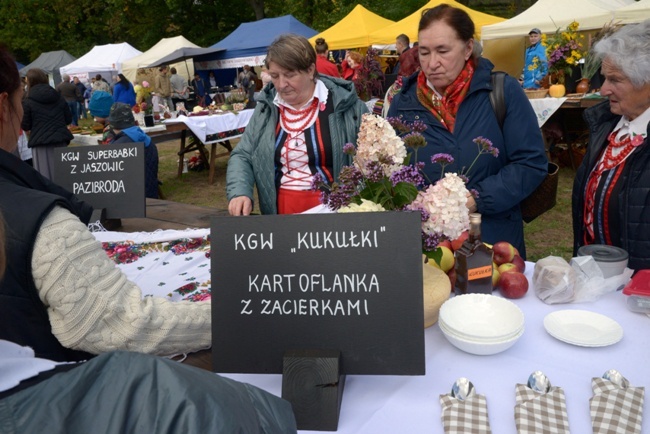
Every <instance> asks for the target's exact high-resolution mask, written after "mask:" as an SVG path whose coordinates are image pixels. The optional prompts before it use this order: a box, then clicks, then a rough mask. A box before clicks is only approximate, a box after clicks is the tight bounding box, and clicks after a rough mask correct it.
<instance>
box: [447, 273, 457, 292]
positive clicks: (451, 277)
mask: <svg viewBox="0 0 650 434" xmlns="http://www.w3.org/2000/svg"><path fill="white" fill-rule="evenodd" d="M447 277H449V281H450V282H451V292H454V287H455V286H456V269H455V268H452V269H451V270H449V271H447Z"/></svg>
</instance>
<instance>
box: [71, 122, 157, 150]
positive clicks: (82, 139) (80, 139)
mask: <svg viewBox="0 0 650 434" xmlns="http://www.w3.org/2000/svg"><path fill="white" fill-rule="evenodd" d="M140 129H142V131H144V132H145V133H155V132H158V131H165V130H166V129H167V128H166V127H165V125H164V124H158V125H154V126H153V127H140ZM73 136H74V138H73V139H72V142H71V143H75V144H77V145H83V146H91V145H98V144H99V143H98V142H97V141H98V140H101V138H102V134H73Z"/></svg>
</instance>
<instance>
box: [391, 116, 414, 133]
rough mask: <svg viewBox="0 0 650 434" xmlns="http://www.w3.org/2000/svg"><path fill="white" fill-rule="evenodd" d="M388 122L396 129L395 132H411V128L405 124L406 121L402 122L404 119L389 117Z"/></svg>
mask: <svg viewBox="0 0 650 434" xmlns="http://www.w3.org/2000/svg"><path fill="white" fill-rule="evenodd" d="M386 120H387V121H388V123H389V124H390V126H391V127H393V129H395V131H398V132H400V133H406V132H409V131H410V129H409V127H408V126H407V125H406V124H405V123H404V121H402V118H398V117H393V116H391V117H387V118H386Z"/></svg>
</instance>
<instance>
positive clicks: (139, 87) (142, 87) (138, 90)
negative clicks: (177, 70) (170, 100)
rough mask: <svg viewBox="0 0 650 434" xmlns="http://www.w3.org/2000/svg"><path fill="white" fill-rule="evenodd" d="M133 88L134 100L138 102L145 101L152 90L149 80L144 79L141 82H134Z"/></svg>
mask: <svg viewBox="0 0 650 434" xmlns="http://www.w3.org/2000/svg"><path fill="white" fill-rule="evenodd" d="M133 90H134V91H135V100H136V102H138V103H141V102H144V101H146V100H147V99H148V98H149V97H150V96H151V93H152V92H153V89H152V88H151V86H150V85H149V82H148V81H146V80H144V81H143V82H142V84H136V85H135V86H133Z"/></svg>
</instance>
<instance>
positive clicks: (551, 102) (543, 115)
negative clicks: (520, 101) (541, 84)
mask: <svg viewBox="0 0 650 434" xmlns="http://www.w3.org/2000/svg"><path fill="white" fill-rule="evenodd" d="M566 100H567V99H566V97H564V98H551V97H548V98H534V99H530V100H529V101H530V105H532V106H533V110H535V115H536V116H537V124H538V125H539V127H540V128H542V125H544V123H545V122H546V121H547V120H548V118H550V117H551V116H552V115H553V113H555V112H556V111H557V109H559V108H560V106H562V103H564V101H566Z"/></svg>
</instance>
